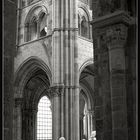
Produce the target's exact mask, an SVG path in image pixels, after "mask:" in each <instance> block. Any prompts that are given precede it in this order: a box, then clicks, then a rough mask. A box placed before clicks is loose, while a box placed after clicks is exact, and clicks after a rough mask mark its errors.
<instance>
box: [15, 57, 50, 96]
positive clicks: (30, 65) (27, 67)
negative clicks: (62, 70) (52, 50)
mask: <svg viewBox="0 0 140 140" xmlns="http://www.w3.org/2000/svg"><path fill="white" fill-rule="evenodd" d="M39 69H41V70H43V71H44V72H45V73H46V75H47V76H48V79H49V81H50V83H51V77H52V74H51V70H50V68H49V66H47V65H46V64H45V62H43V60H41V59H39V58H37V57H30V58H28V59H27V60H25V61H24V62H23V63H22V64H21V65H20V67H19V68H18V70H17V71H16V72H15V79H14V86H15V96H16V97H18V98H22V96H23V95H22V94H23V89H24V86H25V84H26V83H27V81H28V80H29V77H31V76H32V75H33V74H34V73H35V72H36V71H38V70H39ZM16 97H15V98H16Z"/></svg>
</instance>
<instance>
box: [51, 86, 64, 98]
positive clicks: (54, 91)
mask: <svg viewBox="0 0 140 140" xmlns="http://www.w3.org/2000/svg"><path fill="white" fill-rule="evenodd" d="M50 92H51V95H52V96H53V97H59V96H63V93H64V87H63V86H53V87H51V89H50Z"/></svg>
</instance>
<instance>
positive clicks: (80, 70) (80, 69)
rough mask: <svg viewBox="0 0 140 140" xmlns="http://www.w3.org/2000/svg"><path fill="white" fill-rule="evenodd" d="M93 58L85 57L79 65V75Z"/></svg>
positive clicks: (91, 62)
mask: <svg viewBox="0 0 140 140" xmlns="http://www.w3.org/2000/svg"><path fill="white" fill-rule="evenodd" d="M93 63H94V62H93V58H90V59H87V60H86V61H85V62H84V63H83V64H82V65H81V67H80V68H79V76H80V75H81V72H82V71H83V70H84V68H85V67H86V66H88V65H91V64H93Z"/></svg>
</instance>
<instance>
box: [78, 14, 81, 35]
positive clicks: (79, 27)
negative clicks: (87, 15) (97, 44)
mask: <svg viewBox="0 0 140 140" xmlns="http://www.w3.org/2000/svg"><path fill="white" fill-rule="evenodd" d="M80 32H81V25H80V16H79V15H78V34H79V35H80Z"/></svg>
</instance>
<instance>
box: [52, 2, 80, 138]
mask: <svg viewBox="0 0 140 140" xmlns="http://www.w3.org/2000/svg"><path fill="white" fill-rule="evenodd" d="M52 5H53V13H52V15H53V19H52V21H53V23H52V28H53V36H52V44H53V45H52V85H51V86H52V88H55V87H56V88H57V89H61V87H63V89H64V94H63V96H60V97H59V96H55V97H54V99H53V100H54V102H56V104H53V105H54V109H55V110H57V111H56V112H54V114H57V115H56V116H55V118H54V121H56V122H57V125H58V126H57V127H56V124H54V126H53V127H55V128H54V132H53V133H54V138H55V139H56V138H57V137H64V138H65V139H67V140H79V71H78V61H77V60H78V46H77V45H78V44H77V40H78V39H77V38H78V14H77V1H76V0H59V1H58V0H53V1H52ZM60 112H61V113H60ZM60 116H61V117H60ZM58 120H59V122H58Z"/></svg>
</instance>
